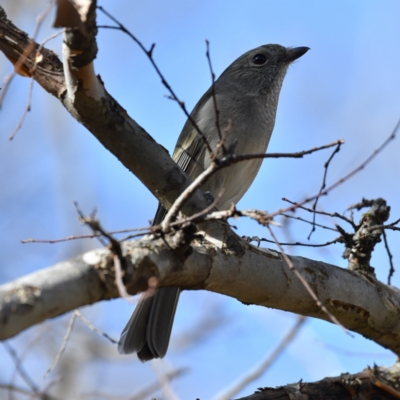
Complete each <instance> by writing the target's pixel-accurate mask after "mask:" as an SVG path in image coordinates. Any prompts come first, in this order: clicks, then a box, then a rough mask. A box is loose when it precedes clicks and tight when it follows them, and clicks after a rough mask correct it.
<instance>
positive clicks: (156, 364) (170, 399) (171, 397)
mask: <svg viewBox="0 0 400 400" xmlns="http://www.w3.org/2000/svg"><path fill="white" fill-rule="evenodd" d="M162 363H163V361H161V360H157V359H156V360H153V361H152V362H151V363H150V366H151V367H152V369H153V371H154V373H155V374H156V376H157V378H158V380H159V382H160V385H161V390H162V391H163V393H164V396H165V398H166V399H167V400H178V396H177V395H176V393H175V392H174V391H173V390H172V387H171V382H170V378H169V376H168V374H164V373H163V372H162V371H161V370H160V365H161V364H162Z"/></svg>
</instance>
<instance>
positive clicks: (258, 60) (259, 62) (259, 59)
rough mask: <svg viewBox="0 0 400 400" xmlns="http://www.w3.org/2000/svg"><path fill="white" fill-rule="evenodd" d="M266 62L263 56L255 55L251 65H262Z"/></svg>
mask: <svg viewBox="0 0 400 400" xmlns="http://www.w3.org/2000/svg"><path fill="white" fill-rule="evenodd" d="M266 62H267V57H266V56H265V55H264V54H256V55H255V56H254V57H253V63H254V64H256V65H263V64H265V63H266Z"/></svg>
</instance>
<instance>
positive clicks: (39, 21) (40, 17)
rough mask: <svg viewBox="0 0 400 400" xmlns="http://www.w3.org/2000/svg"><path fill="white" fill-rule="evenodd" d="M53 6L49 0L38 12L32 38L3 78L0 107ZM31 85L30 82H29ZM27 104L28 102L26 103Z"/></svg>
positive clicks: (52, 2)
mask: <svg viewBox="0 0 400 400" xmlns="http://www.w3.org/2000/svg"><path fill="white" fill-rule="evenodd" d="M53 6H54V1H50V2H49V4H47V5H46V7H45V9H44V10H43V11H42V13H41V14H39V15H38V16H37V17H36V25H35V29H34V31H33V35H32V38H31V39H30V41H29V44H28V46H26V48H25V50H24V52H23V53H22V54H21V56H20V57H19V59H18V60H17V62H16V63H15V64H14V70H13V72H12V73H11V74H9V75H8V76H7V77H6V78H5V79H4V86H3V88H2V89H3V90H2V91H1V93H0V108H1V106H2V104H3V101H4V98H5V95H6V93H7V89H8V87H9V85H10V83H11V81H12V79H13V78H14V76H15V74H16V73H17V72H19V70H20V68H21V67H22V65H23V63H24V62H25V61H26V59H27V56H28V55H29V54H30V52H31V51H32V50H33V49H34V47H35V39H36V36H37V35H38V33H39V29H40V27H41V25H42V23H43V21H44V19H45V18H46V17H47V15H48V14H49V13H50V11H51V9H52V8H53ZM31 85H32V83H31ZM28 104H29V103H28Z"/></svg>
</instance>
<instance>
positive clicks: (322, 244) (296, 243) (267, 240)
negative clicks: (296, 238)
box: [259, 237, 342, 247]
mask: <svg viewBox="0 0 400 400" xmlns="http://www.w3.org/2000/svg"><path fill="white" fill-rule="evenodd" d="M259 240H260V242H268V243H274V244H276V242H275V241H274V240H269V239H265V238H261V239H259ZM341 242H342V237H338V238H336V239H333V240H331V241H330V242H326V243H315V244H311V243H301V242H294V243H280V245H281V246H304V247H326V246H330V245H331V244H335V243H341Z"/></svg>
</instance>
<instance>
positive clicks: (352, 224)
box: [281, 197, 357, 230]
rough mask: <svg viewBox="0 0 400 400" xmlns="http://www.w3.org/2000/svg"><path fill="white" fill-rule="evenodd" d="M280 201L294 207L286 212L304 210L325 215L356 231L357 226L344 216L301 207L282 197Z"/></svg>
mask: <svg viewBox="0 0 400 400" xmlns="http://www.w3.org/2000/svg"><path fill="white" fill-rule="evenodd" d="M282 200H283V201H286V202H288V203H290V204H293V205H294V206H295V207H290V208H289V209H288V211H293V210H294V209H297V208H299V209H301V210H304V211H307V212H309V213H316V214H320V215H327V216H328V217H332V218H334V217H336V218H340V219H342V220H343V221H346V222H347V223H349V224H350V225H351V226H352V227H353V228H354V230H357V225H356V224H355V223H354V221H353V220H352V219H351V218H347V217H346V216H344V215H342V214H339V213H337V212H334V213H328V212H326V211H317V210H312V209H311V208H307V207H304V206H303V205H300V203H296V202H295V201H291V200H289V199H287V198H286V197H282ZM283 212H286V211H282V213H281V214H282V215H283Z"/></svg>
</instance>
